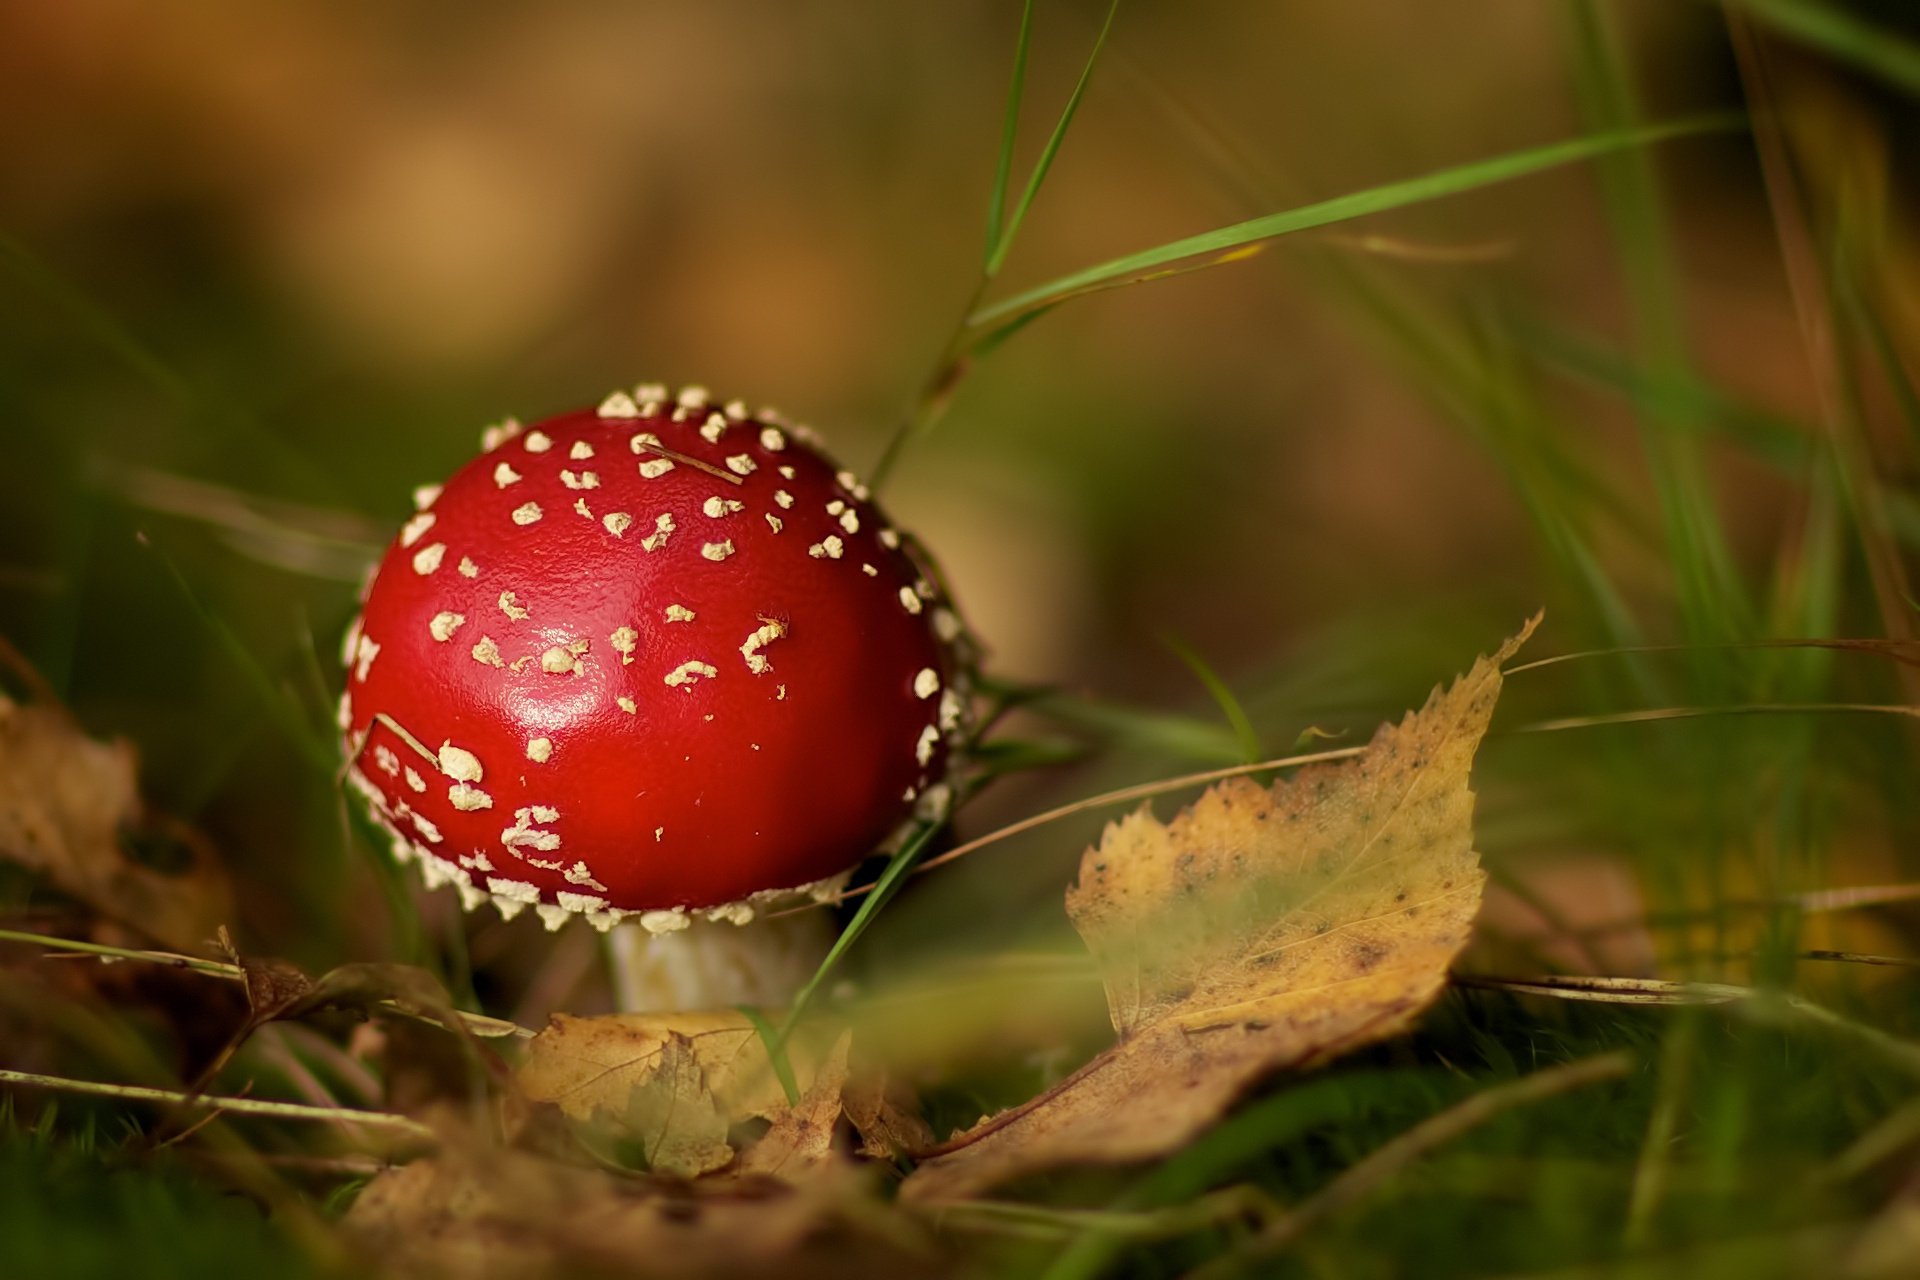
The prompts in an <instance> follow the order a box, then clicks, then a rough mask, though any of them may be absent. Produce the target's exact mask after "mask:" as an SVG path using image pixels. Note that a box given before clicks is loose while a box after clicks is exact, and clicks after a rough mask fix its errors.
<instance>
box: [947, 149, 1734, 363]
mask: <svg viewBox="0 0 1920 1280" xmlns="http://www.w3.org/2000/svg"><path fill="white" fill-rule="evenodd" d="M1744 127H1745V117H1744V116H1739V115H1728V114H1725V113H1721V114H1716V115H1710V116H1700V117H1695V118H1692V119H1688V120H1679V121H1674V122H1672V123H1669V124H1662V125H1653V126H1650V127H1648V128H1644V129H1633V130H1628V131H1624V132H1619V133H1606V134H1599V135H1594V136H1590V137H1585V138H1572V139H1568V140H1567V141H1564V142H1555V143H1551V144H1549V145H1547V146H1544V147H1533V148H1530V149H1528V150H1526V151H1517V152H1512V153H1510V154H1508V155H1504V156H1495V157H1494V158H1493V159H1491V160H1478V161H1475V162H1473V163H1471V164H1464V165H1457V166H1455V167H1453V168H1451V169H1442V170H1440V171H1439V172H1438V173H1429V174H1425V175H1423V176H1421V177H1418V178H1408V179H1406V180H1404V181H1401V182H1389V183H1386V184H1384V185H1382V186H1378V187H1369V188H1367V189H1366V190H1364V191H1355V192H1350V193H1349V194H1347V195H1344V196H1335V197H1334V198H1333V199H1331V200H1322V201H1319V202H1317V203H1315V204H1309V205H1303V206H1301V207H1299V208H1297V209H1286V210H1283V211H1281V212H1279V213H1270V214H1266V215H1264V216H1262V217H1258V218H1250V219H1248V220H1247V221H1245V222H1236V223H1234V224H1233V225H1231V226H1226V227H1220V228H1217V229H1215V230H1213V231H1205V232H1202V233H1200V234H1199V235H1194V236H1187V237H1185V238H1183V239H1180V240H1174V241H1171V242H1169V243H1167V244H1163V245H1159V246H1157V247H1155V248H1152V249H1144V250H1141V251H1140V252H1138V253H1132V254H1128V255H1127V256H1126V257H1124V258H1115V259H1113V260H1112V261H1110V262H1103V263H1100V264H1098V265H1097V266H1092V267H1087V268H1085V269H1084V270H1080V271H1076V272H1074V273H1073V274H1071V275H1066V276H1061V277H1060V278H1059V279H1057V280H1051V281H1048V282H1047V283H1046V284H1043V285H1038V286H1036V287H1035V288H1032V289H1028V290H1026V291H1025V292H1022V293H1018V294H1015V295H1014V296H1013V297H1011V298H1007V299H1005V300H1004V301H1001V302H996V303H994V304H992V305H991V306H987V307H982V308H981V309H979V310H978V311H975V312H974V313H973V315H972V316H970V317H969V318H968V320H969V323H971V324H973V325H977V326H980V325H989V324H992V323H994V322H995V321H999V320H1004V319H1007V318H1008V317H1011V316H1014V315H1017V314H1019V313H1020V312H1022V311H1026V310H1029V309H1031V308H1033V307H1036V306H1043V305H1047V304H1050V303H1052V302H1053V301H1055V300H1056V298H1057V297H1058V296H1059V295H1061V294H1065V293H1072V292H1074V291H1076V290H1080V289H1086V288H1088V287H1089V286H1092V285H1098V284H1102V283H1105V282H1106V281H1109V280H1114V279H1117V278H1119V277H1121V276H1127V275H1134V274H1137V273H1141V272H1146V271H1151V270H1153V269H1155V268H1157V267H1163V266H1166V265H1168V264H1170V263H1174V262H1178V261H1180V260H1181V259H1183V258H1193V257H1198V256H1199V255H1201V254H1206V253H1221V252H1224V251H1225V250H1228V249H1237V248H1239V247H1240V246H1242V245H1247V244H1252V243H1254V242H1256V241H1259V240H1271V239H1274V238H1276V237H1278V236H1284V235H1291V234H1293V233H1294V232H1298V231H1310V230H1312V229H1313V228H1315V227H1324V226H1330V225H1332V224H1334V223H1337V222H1346V221H1349V220H1351V219H1354V218H1363V217H1366V216H1367V215H1369V214H1374V213H1384V212H1386V211H1388V210H1391V209H1403V208H1406V207H1407V206H1409V205H1415V204H1424V203H1426V202H1427V201H1430V200H1439V199H1442V198H1444V197H1447V196H1453V195H1460V194H1462V193H1464V192H1468V191H1475V190H1478V189H1480V188H1482V187H1490V186H1495V185H1497V184H1499V183H1502V182H1511V181H1513V180H1514V179H1516V178H1524V177H1527V176H1529V175H1531V174H1535V173H1542V172H1545V171H1546V170H1549V169H1557V168H1560V167H1562V166H1564V165H1569V164H1575V163H1577V162H1579V161H1582V160H1591V159H1593V158H1594V157H1595V156H1601V155H1605V154H1607V153H1608V152H1611V151H1619V150H1622V149H1623V148H1628V147H1645V146H1652V145H1654V144H1656V143H1660V142H1667V141H1671V140H1673V139H1676V138H1688V137H1697V136H1699V135H1702V134H1709V133H1722V132H1727V131H1730V130H1734V129H1740V128H1744Z"/></svg>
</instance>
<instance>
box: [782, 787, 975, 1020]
mask: <svg viewBox="0 0 1920 1280" xmlns="http://www.w3.org/2000/svg"><path fill="white" fill-rule="evenodd" d="M944 826H946V823H945V821H944V820H942V821H939V822H922V823H920V824H919V825H918V826H917V827H916V828H915V829H914V832H913V834H912V835H911V836H910V837H908V839H907V842H906V843H905V844H903V845H901V846H900V848H899V850H898V851H897V852H896V853H895V854H894V855H893V856H892V857H891V858H889V859H887V865H886V866H885V867H883V868H881V871H880V874H879V876H878V877H876V878H875V879H874V882H873V883H872V884H870V885H867V886H865V887H864V888H863V889H861V890H860V892H861V893H863V894H865V895H866V900H865V901H864V902H862V903H861V904H860V909H859V910H858V911H855V912H854V913H853V919H851V920H849V921H847V926H846V928H844V929H842V930H841V931H840V936H839V937H838V938H835V939H834V940H833V946H832V947H831V948H829V949H828V951H827V954H826V956H825V958H823V959H822V960H821V961H820V967H819V968H817V969H815V970H814V971H813V976H812V977H811V978H808V979H807V981H806V985H804V986H802V987H801V988H800V990H799V991H798V992H797V993H796V994H795V995H794V997H793V1005H792V1007H791V1008H789V1009H788V1010H787V1016H786V1019H785V1021H783V1022H782V1023H781V1024H780V1033H779V1035H778V1037H777V1041H778V1043H779V1044H780V1045H785V1044H786V1043H787V1042H788V1041H789V1040H791V1039H792V1038H793V1032H794V1029H795V1028H796V1027H798V1026H799V1025H800V1020H801V1019H802V1018H803V1017H805V1016H806V1012H807V1008H808V1006H809V1005H811V1004H812V1003H813V997H814V994H815V993H816V992H818V991H819V990H820V984H821V983H823V982H825V981H826V980H827V975H828V974H830V973H832V972H833V970H834V967H835V966H836V965H838V964H839V963H840V960H841V958H842V957H844V956H845V955H846V954H847V952H848V950H849V949H851V948H852V946H853V944H854V943H856V942H858V941H859V940H860V935H861V934H863V933H865V932H866V931H867V927H868V926H869V925H871V924H872V923H873V921H874V918H875V917H876V916H878V915H879V914H880V912H881V910H882V909H884V908H885V907H886V905H887V903H888V902H889V901H891V900H892V898H893V895H894V894H896V893H898V892H899V891H900V888H901V886H902V885H904V884H906V882H907V877H908V876H909V875H911V874H912V873H913V869H914V867H915V866H916V865H918V863H919V862H920V859H921V858H922V857H923V856H924V855H925V854H926V851H927V845H928V844H930V843H932V841H933V837H934V836H935V835H937V834H938V833H939V832H940V830H941V828H943V827H944ZM847 896H850V895H844V894H843V895H842V900H844V898H845V897H847ZM769 1047H770V1048H771V1046H769Z"/></svg>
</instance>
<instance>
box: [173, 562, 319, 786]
mask: <svg viewBox="0 0 1920 1280" xmlns="http://www.w3.org/2000/svg"><path fill="white" fill-rule="evenodd" d="M140 542H141V545H142V546H143V547H145V548H146V549H147V551H149V552H150V553H152V555H153V558H154V559H155V560H157V561H158V562H159V563H160V567H161V568H162V569H163V570H165V572H166V575H167V579H168V581H170V582H172V583H173V585H174V586H175V588H177V589H178V590H179V592H180V598H181V599H182V600H183V601H184V602H185V604H186V606H187V609H188V611H189V612H190V613H192V615H193V617H194V619H195V620H196V621H198V622H199V623H200V625H201V626H202V627H204V628H205V629H206V632H207V635H208V636H209V637H210V638H211V639H212V640H213V642H214V643H215V644H216V645H218V646H219V648H220V650H221V652H223V653H225V654H226V656H227V657H228V659H229V660H230V661H231V662H232V664H233V669H234V670H236V671H238V672H239V673H240V676H241V678H242V679H243V680H244V681H245V682H246V684H247V685H248V686H249V687H251V688H252V689H253V691H254V693H255V694H256V695H257V696H258V697H259V699H260V705H261V708H262V709H263V710H264V711H265V712H266V713H267V718H268V719H269V720H270V721H271V722H272V723H273V725H274V727H275V728H277V729H279V730H280V732H281V733H282V734H283V735H285V737H286V739H287V742H288V743H289V744H290V745H291V746H293V747H294V748H295V749H296V750H297V751H298V752H299V753H300V755H301V757H302V758H303V759H304V760H306V762H307V763H308V764H310V765H311V766H313V767H314V768H315V769H316V770H318V771H319V772H320V773H321V774H323V775H325V776H328V777H331V776H332V775H333V772H334V770H335V769H337V768H339V765H340V757H339V755H338V753H337V751H336V750H335V747H334V745H333V741H332V739H331V738H329V737H327V736H326V735H325V734H323V733H321V732H320V731H319V730H317V729H316V728H315V727H314V726H313V725H311V724H309V723H308V722H307V721H306V719H305V717H303V716H302V715H301V714H300V707H299V704H298V703H296V702H295V701H293V700H292V699H290V698H288V697H287V696H286V693H285V691H284V690H283V689H281V687H280V686H279V685H278V684H277V683H276V682H275V681H274V678H273V677H272V676H271V675H269V674H268V673H267V669H266V667H265V666H263V665H262V664H261V662H260V660H259V659H258V658H256V657H254V655H253V651H252V650H250V649H248V648H247V646H246V645H245V643H243V642H242V641H241V639H240V637H239V636H238V635H237V634H235V632H234V630H233V628H232V627H230V626H228V625H227V623H226V622H225V620H223V619H222V618H220V617H219V615H217V614H215V613H214V612H213V610H212V609H210V608H208V607H207V605H206V603H205V602H204V601H203V600H201V599H200V595H199V593H198V592H196V591H195V590H194V589H193V584H192V583H190V582H188V581H187V576H186V574H184V573H182V572H181V571H180V566H178V565H177V564H175V563H174V562H173V559H172V558H171V557H170V556H168V555H167V554H166V553H165V552H163V551H161V550H160V549H159V548H158V547H156V546H155V545H154V544H153V543H152V542H150V541H148V540H147V539H146V538H145V537H144V536H143V537H142V538H141V540H140Z"/></svg>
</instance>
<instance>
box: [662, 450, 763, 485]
mask: <svg viewBox="0 0 1920 1280" xmlns="http://www.w3.org/2000/svg"><path fill="white" fill-rule="evenodd" d="M640 448H641V449H643V450H645V451H646V452H648V453H657V454H659V455H660V456H661V457H663V458H671V459H672V460H673V461H675V462H678V463H682V464H684V465H686V466H689V467H692V468H693V469H694V470H695V471H704V472H706V473H707V474H708V475H710V476H712V477H714V478H715V479H716V480H725V481H726V482H727V483H728V484H745V483H746V481H745V480H742V479H741V478H740V477H739V476H737V475H734V474H733V472H731V471H723V470H721V469H720V468H719V467H716V466H714V465H713V464H712V463H711V462H707V461H705V460H703V459H701V458H696V457H694V456H693V455H692V454H689V453H681V452H679V451H678V450H675V449H669V448H667V447H666V446H665V445H660V444H655V443H653V442H652V441H650V440H647V441H642V442H641V444H640Z"/></svg>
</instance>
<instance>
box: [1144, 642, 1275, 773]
mask: <svg viewBox="0 0 1920 1280" xmlns="http://www.w3.org/2000/svg"><path fill="white" fill-rule="evenodd" d="M1160 643H1161V644H1163V645H1165V646H1167V648H1169V649H1171V650H1172V651H1173V655H1174V656H1175V657H1176V658H1178V659H1180V661H1182V662H1184V663H1186V664H1187V670H1189V671H1191V672H1193V674H1194V675H1195V676H1197V677H1198V678H1199V680H1200V683H1201V684H1203V685H1205V686H1206V687H1207V692H1208V693H1210V694H1212V695H1213V700H1214V702H1216V703H1218V704H1219V707H1220V713H1221V714H1222V715H1224V716H1226V718H1227V723H1228V724H1229V725H1230V726H1232V728H1233V736H1234V740H1235V741H1237V742H1238V743H1239V744H1240V755H1241V760H1240V763H1242V764H1252V763H1253V762H1254V761H1256V760H1265V759H1266V758H1267V753H1266V752H1265V751H1263V750H1262V749H1261V747H1260V735H1259V734H1258V733H1256V732H1254V728H1253V721H1252V719H1251V718H1249V717H1248V715H1247V709H1246V708H1245V707H1243V706H1241V705H1240V699H1238V698H1236V697H1235V696H1234V694H1233V690H1232V689H1231V688H1229V687H1228V686H1227V682H1226V681H1225V680H1222V679H1221V678H1220V674H1219V672H1217V671H1215V670H1214V669H1213V668H1212V667H1210V666H1208V665H1207V660H1206V659H1205V658H1202V657H1201V656H1200V655H1199V654H1198V653H1196V652H1195V651H1194V650H1193V649H1192V648H1191V647H1190V646H1188V645H1187V644H1185V643H1184V642H1182V641H1181V640H1180V638H1179V637H1178V636H1174V635H1171V634H1168V635H1163V636H1161V637H1160Z"/></svg>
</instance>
